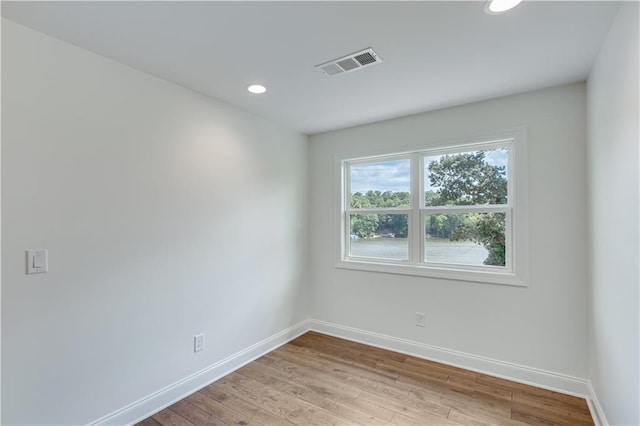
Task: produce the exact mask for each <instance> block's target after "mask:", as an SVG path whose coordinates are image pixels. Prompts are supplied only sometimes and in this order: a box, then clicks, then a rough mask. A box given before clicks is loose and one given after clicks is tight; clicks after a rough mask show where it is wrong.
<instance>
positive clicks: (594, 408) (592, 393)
mask: <svg viewBox="0 0 640 426" xmlns="http://www.w3.org/2000/svg"><path fill="white" fill-rule="evenodd" d="M588 385H589V397H588V398H587V404H588V405H589V411H590V412H591V417H593V422H594V423H595V425H596V426H609V422H608V421H607V418H606V417H605V415H604V410H602V406H601V405H600V401H598V395H597V394H596V390H595V389H594V388H593V385H592V384H591V381H589V383H588Z"/></svg>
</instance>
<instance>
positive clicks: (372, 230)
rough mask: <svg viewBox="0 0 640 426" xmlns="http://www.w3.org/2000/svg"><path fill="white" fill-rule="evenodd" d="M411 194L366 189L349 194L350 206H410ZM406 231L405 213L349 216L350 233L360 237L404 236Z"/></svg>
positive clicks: (366, 207)
mask: <svg viewBox="0 0 640 426" xmlns="http://www.w3.org/2000/svg"><path fill="white" fill-rule="evenodd" d="M410 206H411V194H410V193H408V192H393V191H384V192H381V191H367V193H366V194H362V193H361V192H356V193H354V194H352V195H351V207H352V208H356V209H370V208H379V207H383V208H393V207H410ZM407 232H408V227H407V215H404V214H385V215H375V214H359V215H352V216H351V234H353V235H357V236H358V237H360V238H366V237H371V236H373V235H385V234H393V235H395V236H396V237H399V238H406V237H407Z"/></svg>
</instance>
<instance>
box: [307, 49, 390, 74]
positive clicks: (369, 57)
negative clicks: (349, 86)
mask: <svg viewBox="0 0 640 426" xmlns="http://www.w3.org/2000/svg"><path fill="white" fill-rule="evenodd" d="M380 62H382V59H380V56H378V54H377V53H376V52H374V51H373V49H371V48H368V49H365V50H361V51H360V52H356V53H352V54H351V55H347V56H343V57H342V58H338V59H334V60H333V61H329V62H325V63H323V64H320V65H316V68H319V69H320V70H322V72H324V73H325V74H327V75H336V74H342V73H345V72H349V71H355V70H361V69H362V68H366V67H369V66H371V65H375V64H379V63H380Z"/></svg>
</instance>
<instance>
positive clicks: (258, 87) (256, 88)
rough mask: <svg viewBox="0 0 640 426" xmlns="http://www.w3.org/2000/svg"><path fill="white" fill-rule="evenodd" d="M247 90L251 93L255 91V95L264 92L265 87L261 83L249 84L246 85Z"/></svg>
mask: <svg viewBox="0 0 640 426" xmlns="http://www.w3.org/2000/svg"><path fill="white" fill-rule="evenodd" d="M247 90H248V91H249V92H251V93H255V94H256V95H259V94H260V93H264V92H266V91H267V88H266V87H265V86H263V85H262V84H252V85H251V86H249V87H247Z"/></svg>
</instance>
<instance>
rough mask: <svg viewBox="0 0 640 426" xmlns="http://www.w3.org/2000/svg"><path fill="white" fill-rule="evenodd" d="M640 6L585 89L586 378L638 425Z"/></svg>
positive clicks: (614, 418) (625, 14) (615, 411)
mask: <svg viewBox="0 0 640 426" xmlns="http://www.w3.org/2000/svg"><path fill="white" fill-rule="evenodd" d="M638 9H639V8H638V3H637V2H625V3H624V4H623V6H622V7H621V8H620V11H619V13H618V16H617V18H616V20H615V21H614V23H613V25H612V27H611V30H610V32H609V35H608V37H607V39H606V41H605V43H604V45H603V47H602V50H601V52H600V54H599V56H598V59H597V61H596V63H595V65H594V67H593V69H592V71H591V74H590V76H589V80H588V85H587V89H588V123H589V126H588V136H589V144H588V146H589V177H590V179H589V196H590V212H591V217H590V226H589V229H590V231H591V250H590V260H591V267H590V280H591V292H590V304H589V312H590V320H591V325H590V329H589V346H590V347H589V349H590V350H589V354H590V360H589V377H590V379H591V381H592V383H593V387H594V389H595V391H596V395H597V397H598V400H599V401H600V404H601V405H602V409H603V410H604V413H605V416H606V418H607V420H608V421H609V423H610V424H612V425H637V424H640V412H639V410H640V408H639V407H640V391H639V387H640V373H639V368H638V367H639V363H640V352H639V350H638V349H639V348H638V347H639V345H640V342H639V340H638V336H639V335H640V326H639V324H640V318H639V316H638V312H639V306H638V297H639V294H638V285H639V280H638V275H639V274H638V262H639V259H640V252H639V250H638V238H639V235H638V232H639V228H638V222H639V221H640V211H639V209H638V204H639V197H638V191H639V185H638V180H639V175H638V168H639V165H640V164H639V159H638V155H639V152H638V144H639V141H640V134H639V126H638V120H639V115H640V110H639V108H638V97H639V96H640V91H639V89H638V79H639V78H640V70H639V69H638V68H639V67H638V61H639V58H638V50H639V49H640V47H639V46H638V38H639V34H638V16H639V10H638Z"/></svg>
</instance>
